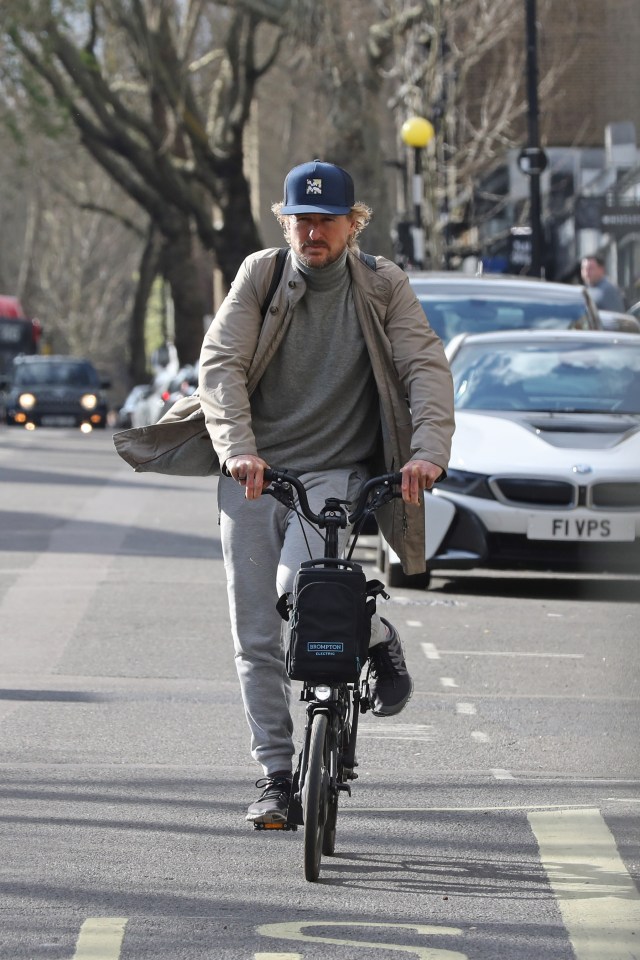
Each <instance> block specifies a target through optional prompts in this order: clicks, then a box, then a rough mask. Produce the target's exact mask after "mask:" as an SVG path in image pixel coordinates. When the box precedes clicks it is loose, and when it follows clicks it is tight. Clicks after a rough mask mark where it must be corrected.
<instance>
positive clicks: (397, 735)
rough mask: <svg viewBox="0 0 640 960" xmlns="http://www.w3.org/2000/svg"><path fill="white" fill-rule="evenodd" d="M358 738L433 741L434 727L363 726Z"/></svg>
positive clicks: (416, 724) (412, 724)
mask: <svg viewBox="0 0 640 960" xmlns="http://www.w3.org/2000/svg"><path fill="white" fill-rule="evenodd" d="M358 736H359V737H364V738H365V739H366V740H433V727H432V726H429V725H427V724H426V723H391V724H389V725H388V726H379V725H378V724H370V725H369V724H363V725H362V726H360V727H359V728H358Z"/></svg>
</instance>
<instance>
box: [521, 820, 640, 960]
mask: <svg viewBox="0 0 640 960" xmlns="http://www.w3.org/2000/svg"><path fill="white" fill-rule="evenodd" d="M528 818H529V823H530V824H531V828H532V830H533V832H534V834H535V836H536V839H537V841H538V846H539V848H540V857H541V860H542V864H543V866H544V869H545V871H546V873H547V876H548V878H549V883H550V884H551V888H552V890H553V892H554V894H555V896H556V899H557V901H558V907H559V909H560V912H561V914H562V919H563V922H564V925H565V927H566V929H567V931H568V934H569V938H570V940H571V945H572V947H573V951H574V953H575V955H576V960H638V956H640V893H638V890H637V888H636V886H635V884H634V883H633V880H632V879H631V877H630V876H629V874H628V872H627V870H626V868H625V865H624V863H623V862H622V860H621V858H620V855H619V853H618V850H617V847H616V843H615V840H614V838H613V836H612V834H611V831H610V830H609V828H608V827H607V825H606V823H605V822H604V820H603V818H602V816H601V815H600V813H599V811H598V810H594V809H587V810H546V811H538V812H535V813H529V814H528Z"/></svg>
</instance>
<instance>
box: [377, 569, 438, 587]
mask: <svg viewBox="0 0 640 960" xmlns="http://www.w3.org/2000/svg"><path fill="white" fill-rule="evenodd" d="M385 579H386V581H387V586H389V587H404V588H405V589H407V590H426V589H427V587H428V586H429V584H430V583H431V571H430V570H425V572H424V573H413V574H407V573H405V572H404V570H403V569H402V565H401V564H400V563H389V564H388V565H387V568H386V571H385Z"/></svg>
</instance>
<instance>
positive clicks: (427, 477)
mask: <svg viewBox="0 0 640 960" xmlns="http://www.w3.org/2000/svg"><path fill="white" fill-rule="evenodd" d="M400 472H401V474H402V499H403V500H404V502H405V503H415V504H416V505H418V504H419V503H420V494H421V493H422V492H423V490H431V487H432V486H433V485H434V483H435V482H436V480H437V479H438V477H439V476H440V475H441V473H442V467H439V466H438V465H437V464H436V463H431V461H430V460H409V462H408V463H405V465H404V467H403V468H402V470H401V471H400Z"/></svg>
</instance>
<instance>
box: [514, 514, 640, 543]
mask: <svg viewBox="0 0 640 960" xmlns="http://www.w3.org/2000/svg"><path fill="white" fill-rule="evenodd" d="M527 537H528V538H529V540H584V541H588V542H594V543H599V542H602V543H604V542H610V543H611V542H616V541H620V540H635V537H636V531H635V522H634V520H633V518H632V517H615V516H613V517H611V516H604V517H593V516H591V517H584V516H582V517H567V516H564V517H559V516H554V515H553V514H550V515H547V516H540V517H530V519H529V526H528V529H527Z"/></svg>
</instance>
